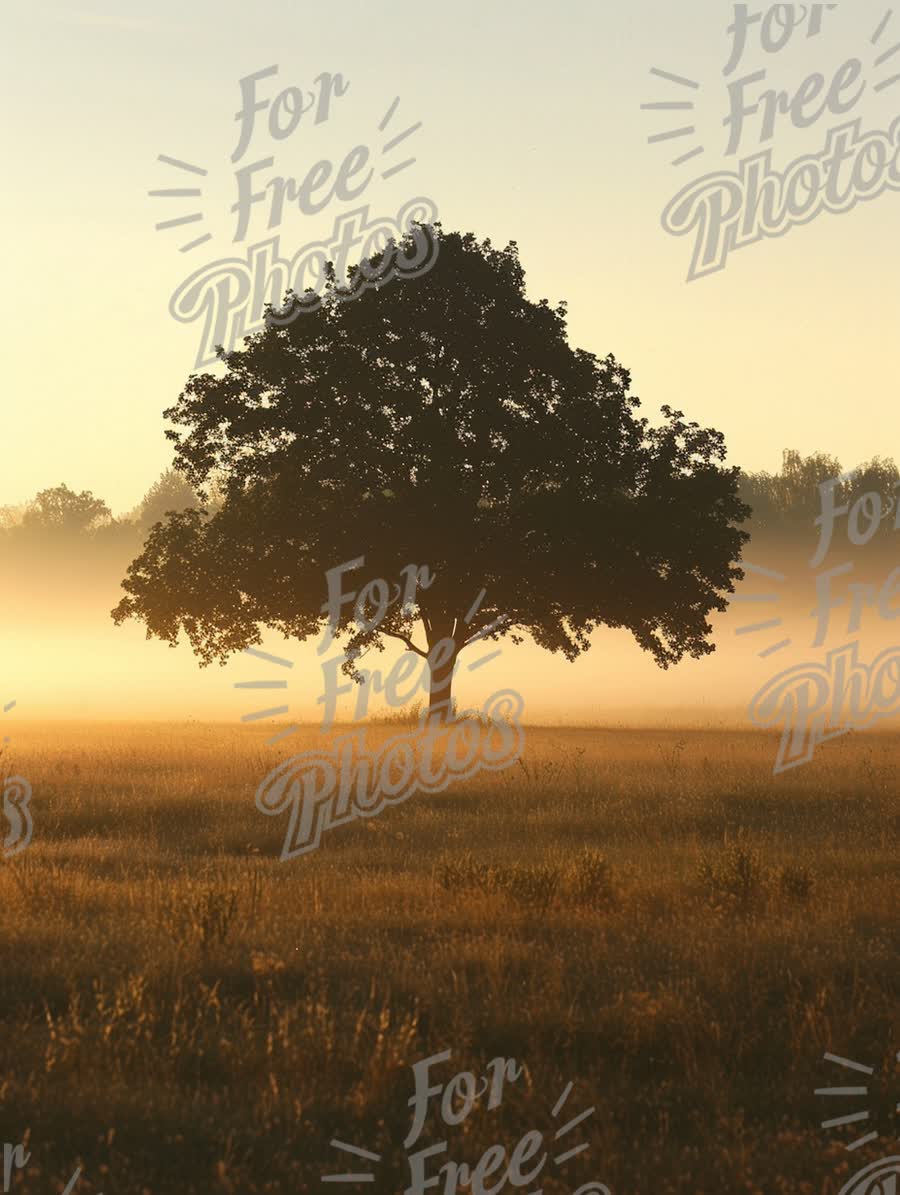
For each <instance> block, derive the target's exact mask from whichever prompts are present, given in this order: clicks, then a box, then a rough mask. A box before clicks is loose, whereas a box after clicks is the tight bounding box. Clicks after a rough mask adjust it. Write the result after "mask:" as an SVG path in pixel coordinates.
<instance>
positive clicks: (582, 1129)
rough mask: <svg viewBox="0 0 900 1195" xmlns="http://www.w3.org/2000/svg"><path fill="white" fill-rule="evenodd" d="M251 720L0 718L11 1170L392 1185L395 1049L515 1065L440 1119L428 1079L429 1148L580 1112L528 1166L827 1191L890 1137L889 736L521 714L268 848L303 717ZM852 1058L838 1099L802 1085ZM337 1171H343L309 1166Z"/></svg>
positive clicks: (895, 1082)
mask: <svg viewBox="0 0 900 1195" xmlns="http://www.w3.org/2000/svg"><path fill="white" fill-rule="evenodd" d="M396 732H397V731H396V727H393V728H388V727H380V728H379V727H372V728H370V734H371V736H372V738H373V739H374V740H376V741H377V740H378V738H379V736H384V735H386V734H388V733H391V734H395V733H396ZM270 733H271V730H270V729H259V728H254V729H249V728H246V727H236V726H221V725H203V724H196V723H195V724H179V725H164V724H150V723H147V724H140V725H125V724H112V723H111V724H77V723H69V724H60V725H55V726H43V727H41V728H37V727H30V728H29V727H26V728H24V729H22V728H21V727H19V728H17V734H16V742H15V748H16V753H15V765H16V770H18V771H20V772H22V773H23V774H24V775H26V776H27V777H28V779H29V780H30V781H31V784H32V786H33V789H34V797H33V800H32V811H33V815H34V823H35V829H34V841H33V843H32V845H31V846H30V847H29V848H28V849H27V850H26V851H25V852H24V853H23V854H22V855H21V856H19V857H17V858H15V859H13V860H11V861H8V862H4V863H0V900H2V909H3V917H2V928H0V944H2V945H0V1144H2V1143H3V1142H9V1143H15V1142H21V1141H25V1142H26V1143H27V1149H28V1150H29V1151H30V1155H31V1156H30V1160H29V1162H28V1165H27V1168H26V1170H25V1171H24V1172H22V1171H18V1170H16V1169H14V1170H13V1174H12V1179H11V1187H10V1189H11V1190H13V1191H17V1192H22V1193H25V1192H28V1193H34V1195H38V1193H41V1195H44V1193H46V1192H51V1191H61V1190H62V1189H63V1187H64V1186H65V1184H66V1183H67V1182H68V1180H69V1178H70V1176H71V1175H72V1174H73V1173H74V1171H75V1169H76V1168H77V1167H79V1166H80V1167H81V1168H82V1174H81V1178H80V1180H79V1183H78V1185H77V1186H76V1187H75V1190H77V1191H80V1192H83V1193H88V1192H104V1195H120V1193H126V1192H127V1193H135V1195H142V1193H150V1195H167V1193H169V1192H171V1193H173V1195H174V1193H175V1192H178V1193H180V1195H184V1193H188V1192H222V1193H223V1195H231V1193H234V1195H237V1193H242V1192H271V1193H273V1195H276V1193H277V1195H281V1193H284V1195H287V1193H288V1192H292V1193H295V1192H307V1191H308V1192H312V1191H319V1192H320V1191H323V1190H324V1191H328V1190H329V1189H330V1190H331V1191H340V1190H346V1191H348V1192H357V1191H360V1192H363V1191H370V1192H372V1191H374V1192H377V1193H379V1195H380V1193H382V1192H384V1193H397V1195H399V1193H400V1192H403V1191H404V1190H405V1188H406V1187H407V1186H408V1184H409V1169H408V1165H407V1162H406V1154H405V1151H404V1149H403V1140H404V1138H405V1137H406V1136H407V1133H408V1132H409V1128H410V1116H411V1111H410V1108H409V1106H408V1101H409V1099H410V1097H411V1096H412V1094H413V1090H414V1085H413V1074H412V1071H411V1069H410V1067H411V1065H412V1064H413V1063H414V1062H416V1061H417V1060H419V1059H421V1058H423V1057H426V1056H428V1055H432V1054H436V1053H439V1052H441V1051H443V1050H447V1049H449V1050H451V1051H452V1059H451V1062H450V1063H448V1064H447V1065H446V1066H445V1067H443V1068H441V1069H438V1070H437V1071H435V1077H436V1078H439V1079H441V1080H443V1081H448V1080H449V1079H450V1078H451V1077H452V1075H453V1074H455V1073H456V1072H457V1071H461V1070H465V1069H468V1070H471V1071H472V1072H474V1073H475V1074H476V1075H482V1074H483V1073H485V1068H486V1066H487V1064H488V1062H489V1061H490V1060H491V1059H493V1058H496V1057H498V1056H502V1057H512V1058H515V1059H516V1060H517V1061H518V1062H519V1063H520V1064H521V1065H522V1066H523V1067H524V1071H523V1074H522V1077H521V1078H520V1079H519V1080H518V1081H517V1082H515V1083H511V1084H508V1085H507V1086H506V1087H505V1089H504V1098H503V1101H502V1103H501V1104H500V1106H499V1107H496V1108H494V1109H492V1110H488V1108H487V1106H486V1101H485V1100H484V1099H482V1100H481V1101H479V1103H477V1104H476V1105H475V1108H474V1110H473V1111H472V1113H471V1115H470V1116H469V1117H468V1118H467V1119H466V1120H464V1121H463V1123H462V1124H461V1125H459V1126H458V1127H448V1126H446V1125H444V1124H443V1123H441V1122H440V1120H439V1118H438V1115H437V1107H438V1105H437V1103H433V1104H432V1116H431V1118H430V1120H429V1121H428V1122H427V1123H426V1126H425V1128H424V1130H423V1134H422V1139H421V1140H420V1141H419V1142H418V1145H417V1147H418V1148H421V1147H422V1146H425V1145H428V1144H431V1143H436V1142H440V1141H444V1140H446V1141H447V1153H446V1155H443V1156H442V1157H439V1158H437V1159H436V1160H433V1162H432V1163H431V1165H430V1169H429V1173H432V1174H433V1173H436V1172H437V1169H438V1167H439V1166H440V1164H441V1163H442V1162H443V1161H444V1160H447V1159H452V1160H455V1161H458V1162H459V1161H464V1162H467V1163H469V1164H470V1165H472V1166H474V1165H475V1163H476V1162H477V1161H478V1159H479V1158H480V1156H481V1155H482V1154H483V1152H484V1151H485V1150H486V1149H487V1148H488V1146H490V1145H493V1144H495V1143H500V1144H502V1145H504V1146H505V1147H506V1148H507V1149H508V1151H509V1152H512V1150H513V1148H514V1146H515V1144H516V1142H517V1141H518V1140H519V1138H521V1137H522V1135H523V1134H524V1133H525V1132H527V1131H528V1130H530V1129H537V1130H539V1131H541V1132H543V1133H544V1134H545V1139H546V1138H547V1137H549V1138H550V1140H551V1142H552V1138H553V1132H554V1131H555V1130H556V1129H557V1128H558V1127H559V1123H560V1122H561V1121H562V1120H563V1119H565V1118H569V1119H571V1118H572V1117H574V1116H575V1115H577V1114H578V1113H580V1112H581V1111H582V1110H584V1109H587V1108H590V1107H593V1108H594V1113H593V1114H592V1115H591V1116H589V1117H587V1118H586V1119H585V1120H584V1121H582V1122H581V1124H580V1125H579V1126H578V1128H577V1129H576V1130H574V1131H573V1132H572V1133H571V1134H570V1135H569V1137H568V1138H566V1141H567V1142H568V1144H569V1145H570V1146H574V1145H576V1144H579V1143H580V1142H582V1141H586V1142H588V1143H589V1148H588V1149H587V1150H585V1151H583V1152H581V1153H579V1154H577V1155H576V1156H574V1157H572V1158H571V1159H570V1160H569V1161H566V1162H564V1163H562V1164H561V1165H556V1164H555V1163H554V1162H553V1160H552V1155H555V1154H557V1153H559V1152H560V1148H561V1147H560V1146H556V1147H554V1146H553V1144H552V1143H551V1145H550V1146H549V1152H550V1154H551V1159H550V1160H549V1161H548V1163H547V1165H546V1167H545V1169H544V1171H543V1172H542V1173H541V1175H540V1180H539V1181H537V1180H536V1181H535V1182H533V1183H532V1184H531V1185H530V1186H529V1187H527V1188H524V1189H526V1190H530V1191H534V1190H536V1189H537V1188H538V1187H540V1189H541V1190H542V1191H543V1192H544V1193H545V1195H562V1193H563V1192H566V1193H568V1192H574V1191H576V1190H577V1189H578V1188H579V1186H581V1185H582V1184H585V1183H587V1182H589V1181H590V1180H596V1181H598V1182H602V1183H605V1184H606V1185H607V1186H608V1187H609V1188H610V1190H611V1191H612V1192H613V1195H636V1193H646V1195H650V1193H653V1195H665V1193H676V1192H677V1193H678V1195H682V1193H684V1195H712V1193H713V1192H717V1193H718V1192H761V1193H763V1195H788V1193H797V1195H799V1193H800V1192H804V1193H806V1195H827V1193H833V1192H837V1191H838V1190H839V1189H840V1187H841V1186H842V1185H843V1183H844V1182H845V1181H846V1179H847V1178H848V1176H849V1175H850V1174H852V1173H854V1172H855V1171H857V1170H859V1169H861V1168H862V1166H863V1165H864V1164H865V1163H866V1162H868V1161H871V1160H874V1159H875V1158H878V1157H882V1156H884V1155H887V1154H891V1153H897V1152H900V1150H898V1149H897V1141H896V1138H897V1135H898V1128H900V1116H898V1114H897V1113H896V1112H895V1111H894V1105H895V1104H896V1103H898V1102H900V1064H898V1063H897V1062H896V1061H895V1054H896V1051H897V1050H898V1049H900V1023H898V1015H897V1014H898V1008H900V965H898V957H900V921H898V916H897V911H898V882H897V881H898V871H900V866H898V849H897V848H898V828H900V802H898V798H897V763H898V761H900V737H896V736H894V735H889V734H879V733H875V732H869V733H867V734H859V735H856V734H853V735H849V736H847V737H846V738H844V739H841V740H837V741H835V742H833V743H831V744H827V745H825V746H824V747H820V748H819V751H818V754H817V757H816V759H815V760H814V761H813V763H811V764H809V765H808V766H806V767H802V768H799V769H796V770H795V771H793V772H790V773H787V774H785V775H782V776H777V777H773V775H772V764H773V761H774V756H775V747H776V742H775V739H774V738H773V737H771V736H768V735H764V734H761V733H744V732H733V731H708V732H696V731H690V732H683V733H680V732H677V731H671V730H667V731H664V732H663V731H659V732H656V731H652V730H641V731H628V730H615V731H609V730H560V729H552V730H551V729H540V728H528V729H527V732H526V750H525V758H524V761H523V762H522V763H519V764H516V765H515V766H513V767H511V768H509V769H508V770H506V771H504V772H501V773H497V774H494V775H485V774H482V775H481V776H478V777H475V778H473V779H471V780H468V781H465V782H462V783H459V784H458V785H456V786H454V787H451V788H449V789H448V790H447V791H446V792H444V793H441V794H437V795H433V796H423V795H416V796H414V797H412V798H411V799H410V800H409V801H408V802H406V803H405V804H403V805H400V806H398V807H395V808H392V809H389V810H387V811H386V812H384V813H382V814H380V815H379V816H378V817H376V818H372V819H368V820H366V821H357V822H355V823H354V824H352V825H349V826H345V827H341V828H337V829H334V830H332V831H329V832H328V833H326V834H325V835H324V838H323V840H322V845H321V847H320V848H319V849H318V850H317V851H315V852H313V853H311V854H309V855H305V856H303V857H300V858H297V859H293V860H289V861H287V862H281V861H280V860H279V857H278V856H279V852H280V849H281V842H282V838H283V836H284V832H285V829H286V815H284V816H280V817H278V818H272V817H266V816H263V815H262V814H261V813H259V812H258V811H257V810H256V808H255V806H254V793H255V791H256V788H257V786H258V784H259V783H260V781H261V780H262V778H263V777H264V776H265V774H266V773H267V772H268V771H269V770H270V769H271V768H272V767H273V766H274V764H275V763H276V762H278V760H279V759H282V758H287V756H288V755H289V754H292V753H295V752H297V751H300V750H304V749H309V748H312V747H316V748H318V749H321V747H322V743H323V739H322V736H321V735H320V734H319V732H318V731H317V729H316V728H314V727H310V728H308V729H304V731H303V732H302V733H301V734H298V735H295V736H294V737H293V738H291V739H288V740H286V741H285V742H284V743H282V744H279V745H278V746H275V747H271V746H267V745H266V743H265V738H266V737H267V735H268V734H270ZM826 1051H830V1052H832V1053H834V1054H838V1055H842V1056H845V1057H850V1058H853V1059H858V1060H859V1061H861V1062H863V1063H866V1064H867V1065H869V1066H872V1067H874V1068H875V1074H874V1075H873V1076H872V1077H871V1078H870V1079H868V1080H865V1079H862V1078H861V1076H858V1075H853V1074H852V1073H850V1072H844V1071H841V1070H840V1068H836V1067H835V1066H834V1065H833V1064H829V1063H827V1062H825V1061H823V1054H824V1053H825V1052H826ZM570 1081H571V1082H572V1083H573V1087H572V1089H571V1093H570V1094H569V1097H568V1101H567V1103H566V1111H565V1113H564V1114H561V1116H560V1119H559V1121H554V1119H553V1117H552V1115H551V1111H552V1109H553V1107H554V1105H555V1104H556V1103H557V1100H558V1098H559V1096H560V1094H561V1093H562V1092H563V1090H564V1088H565V1087H566V1085H567V1084H568V1083H569V1082H570ZM854 1081H857V1082H863V1083H865V1082H868V1085H869V1094H868V1095H867V1096H865V1097H841V1098H839V1099H834V1098H832V1099H831V1100H827V1099H825V1098H824V1097H822V1096H816V1095H814V1094H813V1089H814V1088H816V1087H825V1086H829V1085H837V1084H840V1083H852V1082H854ZM861 1108H867V1109H868V1110H869V1111H870V1114H871V1115H870V1120H869V1121H868V1122H866V1123H865V1124H864V1125H863V1127H862V1128H860V1126H859V1124H852V1125H849V1126H846V1127H843V1128H831V1129H822V1128H820V1127H819V1124H820V1122H821V1121H822V1120H825V1119H828V1118H831V1117H835V1116H839V1115H841V1114H842V1113H845V1112H854V1111H857V1110H860V1109H861ZM872 1128H876V1129H878V1130H879V1132H880V1133H881V1137H880V1139H879V1140H878V1141H873V1142H872V1143H871V1144H868V1145H865V1146H863V1147H861V1148H859V1149H858V1150H855V1151H853V1152H852V1153H848V1152H847V1151H846V1150H845V1149H844V1144H845V1143H847V1142H850V1141H852V1140H853V1139H854V1138H855V1137H858V1136H860V1135H861V1134H862V1132H864V1131H871V1129H872ZM333 1138H337V1139H339V1140H341V1141H343V1142H347V1143H351V1144H355V1145H356V1146H359V1147H361V1148H363V1149H365V1150H367V1151H369V1152H371V1153H373V1154H377V1155H378V1156H379V1160H378V1161H377V1162H373V1161H362V1160H360V1159H359V1158H358V1157H357V1158H353V1157H351V1156H348V1155H346V1154H341V1153H340V1152H338V1151H337V1150H335V1149H334V1148H333V1147H332V1146H331V1145H330V1144H329V1143H330V1141H331V1140H332V1139H333ZM354 1170H355V1171H357V1172H359V1171H370V1172H371V1173H373V1174H374V1181H373V1182H369V1183H368V1184H366V1185H361V1184H359V1185H355V1184H340V1183H336V1184H328V1185H326V1186H325V1187H323V1186H322V1183H321V1178H322V1176H323V1175H329V1174H331V1175H334V1174H340V1173H346V1172H348V1171H354ZM491 1181H494V1179H492V1180H491ZM2 1186H3V1184H2V1176H0V1189H2ZM432 1189H433V1190H434V1191H436V1192H439V1193H440V1192H441V1191H442V1190H443V1187H442V1186H437V1187H434V1188H432ZM488 1189H489V1190H490V1188H488ZM505 1189H506V1190H509V1189H510V1188H509V1187H507V1188H505ZM467 1190H468V1189H467Z"/></svg>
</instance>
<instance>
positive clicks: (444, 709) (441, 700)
mask: <svg viewBox="0 0 900 1195" xmlns="http://www.w3.org/2000/svg"><path fill="white" fill-rule="evenodd" d="M429 650H430V651H433V650H434V649H433V648H429ZM458 655H459V652H458V651H454V652H453V655H452V656H450V658H449V659H443V661H442V662H440V663H438V664H437V666H436V667H432V668H431V678H430V685H429V692H428V715H429V718H431V717H432V715H435V716H440V718H441V719H442V720H443V721H447V720H448V719H449V717H450V715H451V714H452V712H453V711H452V705H451V699H452V692H453V671H454V669H455V667H456V658H457V656H458ZM438 659H439V660H441V657H438Z"/></svg>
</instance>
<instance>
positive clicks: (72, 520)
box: [20, 484, 112, 535]
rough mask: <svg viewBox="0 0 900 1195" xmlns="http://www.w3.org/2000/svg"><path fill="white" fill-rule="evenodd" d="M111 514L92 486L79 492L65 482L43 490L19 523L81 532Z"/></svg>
mask: <svg viewBox="0 0 900 1195" xmlns="http://www.w3.org/2000/svg"><path fill="white" fill-rule="evenodd" d="M111 518H112V512H111V511H110V509H109V507H108V506H107V505H106V503H105V502H104V501H103V500H102V498H95V497H94V495H93V494H92V493H91V492H90V491H89V490H82V492H81V493H80V494H76V493H75V491H74V490H70V489H69V487H68V486H67V485H64V484H63V485H58V486H54V487H53V488H52V489H49V490H41V492H40V493H39V494H38V495H37V496H36V497H35V498H34V500H33V501H32V502H30V503H29V505H28V509H27V510H26V511H25V513H24V515H23V516H22V522H21V524H20V525H21V526H22V528H24V529H25V530H29V531H49V532H51V533H59V534H65V535H81V534H84V533H85V532H89V531H93V530H96V528H97V527H98V525H101V524H104V523H108V522H109V521H110V519H111Z"/></svg>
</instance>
